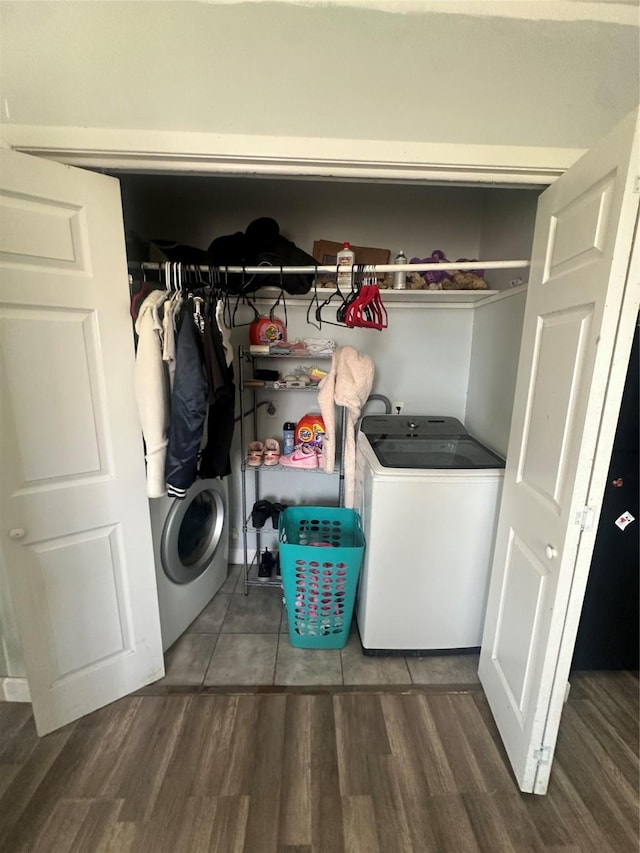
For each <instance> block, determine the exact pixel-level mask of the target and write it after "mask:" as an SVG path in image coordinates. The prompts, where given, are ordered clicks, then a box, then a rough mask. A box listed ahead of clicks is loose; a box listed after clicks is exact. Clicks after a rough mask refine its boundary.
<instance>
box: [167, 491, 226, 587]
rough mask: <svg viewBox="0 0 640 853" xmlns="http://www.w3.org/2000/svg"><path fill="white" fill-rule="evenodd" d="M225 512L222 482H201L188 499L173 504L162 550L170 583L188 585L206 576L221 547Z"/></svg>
mask: <svg viewBox="0 0 640 853" xmlns="http://www.w3.org/2000/svg"><path fill="white" fill-rule="evenodd" d="M225 512H226V507H225V503H224V500H223V491H222V485H221V483H220V481H219V480H198V481H196V482H195V483H194V484H193V486H191V488H190V489H189V491H188V492H187V495H186V497H185V498H184V499H182V500H179V499H176V500H175V501H174V502H173V504H172V506H171V508H170V510H169V512H168V513H167V519H166V521H165V524H164V530H163V531H162V542H161V546H160V558H161V560H162V568H163V569H164V572H165V574H166V576H167V577H168V578H169V580H172V581H173V582H174V583H177V584H187V583H191V582H192V581H194V580H195V579H196V578H197V577H199V576H200V575H201V574H202V573H203V572H206V570H207V568H208V567H209V565H210V564H211V561H212V559H213V556H214V554H215V552H216V550H217V548H218V546H219V545H220V539H221V537H222V530H223V527H224V513H225Z"/></svg>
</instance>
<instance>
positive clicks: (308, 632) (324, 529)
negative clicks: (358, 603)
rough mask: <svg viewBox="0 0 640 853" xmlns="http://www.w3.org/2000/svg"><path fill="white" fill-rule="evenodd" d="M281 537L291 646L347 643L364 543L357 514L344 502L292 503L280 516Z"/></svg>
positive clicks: (325, 646) (327, 646)
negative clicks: (336, 504)
mask: <svg viewBox="0 0 640 853" xmlns="http://www.w3.org/2000/svg"><path fill="white" fill-rule="evenodd" d="M278 538H279V547H280V570H281V573H282V584H283V587H284V599H285V606H286V610H287V620H288V623H289V640H290V642H291V645H292V646H296V647H297V648H300V649H341V648H343V647H344V646H345V645H346V644H347V640H348V639H349V627H350V625H351V619H352V616H353V605H354V602H355V597H356V588H357V585H358V576H359V574H360V567H361V565H362V556H363V554H364V547H365V541H364V534H363V532H362V527H361V525H360V517H359V516H358V513H357V512H356V511H355V510H353V509H344V508H341V507H325V506H297V507H289V508H288V509H286V510H284V512H282V513H281V515H280V522H279V533H278Z"/></svg>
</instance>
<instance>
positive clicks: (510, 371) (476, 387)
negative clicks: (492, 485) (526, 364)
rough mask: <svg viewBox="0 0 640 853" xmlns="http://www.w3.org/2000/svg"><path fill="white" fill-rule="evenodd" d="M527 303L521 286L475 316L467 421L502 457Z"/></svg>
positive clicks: (486, 305)
mask: <svg viewBox="0 0 640 853" xmlns="http://www.w3.org/2000/svg"><path fill="white" fill-rule="evenodd" d="M525 301H526V288H524V287H521V288H519V289H518V290H514V291H512V292H511V293H509V294H508V295H505V296H501V297H500V298H499V299H498V300H497V301H495V302H487V304H482V303H481V304H479V305H478V306H477V307H476V309H475V310H474V314H473V339H472V343H471V362H470V366H469V390H468V395H467V407H466V412H465V422H466V425H467V427H468V429H469V432H471V433H472V434H473V435H475V436H476V437H477V438H478V439H480V441H482V442H484V443H485V444H486V445H488V446H489V447H490V448H492V450H495V451H496V452H497V453H499V454H500V455H501V456H503V457H506V455H507V446H508V444H509V428H510V426H511V411H512V409H513V397H514V394H515V388H516V375H517V370H518V358H519V356H520V338H521V335H522V323H523V320H524V309H525Z"/></svg>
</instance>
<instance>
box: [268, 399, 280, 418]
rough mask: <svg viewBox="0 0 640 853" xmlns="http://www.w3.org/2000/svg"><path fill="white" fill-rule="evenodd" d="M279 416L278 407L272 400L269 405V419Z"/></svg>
mask: <svg viewBox="0 0 640 853" xmlns="http://www.w3.org/2000/svg"><path fill="white" fill-rule="evenodd" d="M277 414H278V407H277V406H276V404H275V403H273V402H272V401H271V400H269V402H268V403H267V417H268V418H275V417H276V415H277Z"/></svg>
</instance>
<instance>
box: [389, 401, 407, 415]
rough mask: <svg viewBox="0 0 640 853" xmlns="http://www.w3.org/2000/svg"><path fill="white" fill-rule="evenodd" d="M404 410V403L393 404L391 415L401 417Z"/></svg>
mask: <svg viewBox="0 0 640 853" xmlns="http://www.w3.org/2000/svg"><path fill="white" fill-rule="evenodd" d="M403 409H404V403H392V404H391V414H393V415H399V414H400V412H401V411H402V410H403Z"/></svg>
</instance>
